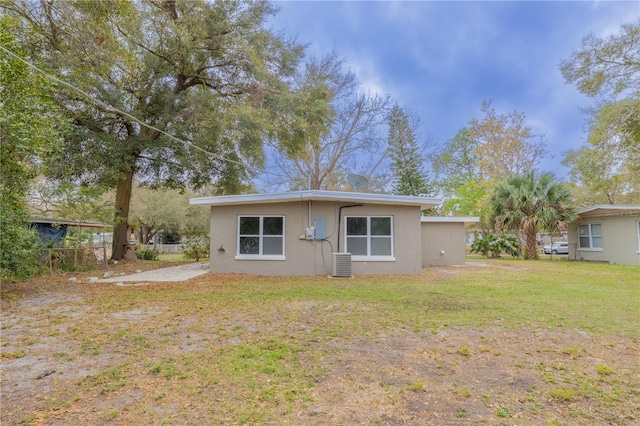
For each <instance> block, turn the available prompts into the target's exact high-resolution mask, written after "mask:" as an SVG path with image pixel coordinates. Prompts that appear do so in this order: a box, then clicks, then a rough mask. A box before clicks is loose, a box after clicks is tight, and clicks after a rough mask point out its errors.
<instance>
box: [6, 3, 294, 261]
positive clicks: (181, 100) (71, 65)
mask: <svg viewBox="0 0 640 426" xmlns="http://www.w3.org/2000/svg"><path fill="white" fill-rule="evenodd" d="M3 7H4V8H5V10H6V12H7V13H10V14H13V15H15V16H17V17H19V18H20V20H21V22H22V23H23V25H24V26H25V27H30V28H32V29H33V30H34V32H35V33H36V34H38V35H39V37H38V38H33V37H31V38H24V39H23V40H22V42H23V45H24V46H25V47H26V48H31V49H32V50H33V51H39V52H41V55H42V60H43V61H44V62H46V64H47V65H48V67H49V69H51V70H53V73H54V74H55V75H57V76H58V77H59V78H60V79H61V80H63V81H64V82H65V83H67V84H70V85H73V86H74V88H71V87H69V86H66V85H65V86H64V90H62V91H60V93H58V94H57V96H56V98H55V99H56V101H57V102H58V103H59V104H60V105H61V106H62V107H63V108H64V109H65V111H66V114H67V115H68V116H69V117H70V118H71V119H72V120H73V123H74V124H75V127H74V131H73V132H72V135H71V136H70V137H68V138H66V140H65V145H64V149H63V151H62V152H63V155H62V156H60V157H54V158H50V160H51V162H55V163H56V164H57V166H58V167H57V169H56V170H57V172H58V173H57V174H56V177H57V178H65V179H69V180H73V181H75V182H78V183H80V184H83V185H90V186H99V187H105V188H115V189H116V201H115V221H114V226H115V228H114V243H113V255H112V257H113V259H121V258H123V257H124V256H125V254H126V253H127V250H128V248H129V247H128V243H129V240H128V235H127V234H128V233H127V228H128V217H129V205H130V200H131V194H132V188H133V184H134V180H135V181H138V182H141V183H146V184H148V185H150V186H167V187H183V186H192V187H199V186H203V185H205V184H213V185H214V188H215V189H216V191H217V192H219V193H224V192H237V191H240V190H242V189H244V188H245V186H244V183H245V182H246V181H247V179H248V177H249V176H250V175H251V173H252V171H253V170H254V169H256V168H258V167H259V166H260V165H261V162H262V144H263V142H264V140H265V139H267V138H269V139H273V140H278V141H279V144H280V146H281V148H282V149H283V150H285V151H287V152H293V151H295V147H296V144H297V143H298V142H299V141H300V140H302V139H303V138H304V134H305V132H306V129H305V123H304V117H301V116H300V115H299V114H298V115H295V116H294V115H292V114H288V113H287V111H290V110H291V109H290V108H288V106H289V105H290V104H296V105H304V102H302V101H301V100H300V99H299V98H298V97H299V96H301V95H299V94H295V93H291V92H290V91H289V86H288V82H287V81H286V79H287V77H288V76H290V75H292V73H293V72H294V70H295V67H296V66H297V63H298V61H299V60H300V58H301V55H302V53H303V49H302V48H301V47H300V46H298V45H297V44H296V43H295V42H294V41H291V40H287V39H285V38H284V37H283V36H281V35H278V34H274V33H273V32H271V31H269V30H267V29H265V20H266V18H267V17H269V16H270V15H272V14H274V13H275V12H276V9H275V8H274V6H273V5H272V4H270V3H268V2H266V1H256V2H245V1H223V2H196V1H186V0H185V1H182V0H139V1H127V2H113V1H106V0H105V1H98V0H95V1H57V0H40V1H39V2H36V1H26V0H23V1H16V2H13V3H10V4H5V5H4V6H3Z"/></svg>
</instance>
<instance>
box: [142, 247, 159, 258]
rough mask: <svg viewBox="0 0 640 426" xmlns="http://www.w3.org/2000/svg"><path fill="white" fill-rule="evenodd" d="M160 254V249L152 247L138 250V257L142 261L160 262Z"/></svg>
mask: <svg viewBox="0 0 640 426" xmlns="http://www.w3.org/2000/svg"><path fill="white" fill-rule="evenodd" d="M159 256H160V253H159V252H158V249H155V248H150V247H141V248H139V249H137V250H136V257H137V258H138V259H141V260H158V257H159Z"/></svg>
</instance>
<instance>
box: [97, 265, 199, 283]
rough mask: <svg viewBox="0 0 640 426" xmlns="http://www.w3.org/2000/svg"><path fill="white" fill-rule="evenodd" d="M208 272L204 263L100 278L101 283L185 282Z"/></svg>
mask: <svg viewBox="0 0 640 426" xmlns="http://www.w3.org/2000/svg"><path fill="white" fill-rule="evenodd" d="M207 272H209V264H208V263H205V262H196V263H187V264H184V265H179V266H172V267H170V268H160V269H155V270H153V271H145V272H137V273H135V274H130V275H120V276H117V277H109V278H102V279H100V280H98V282H101V283H116V282H139V281H186V280H188V279H191V278H194V277H197V276H200V275H204V274H206V273H207Z"/></svg>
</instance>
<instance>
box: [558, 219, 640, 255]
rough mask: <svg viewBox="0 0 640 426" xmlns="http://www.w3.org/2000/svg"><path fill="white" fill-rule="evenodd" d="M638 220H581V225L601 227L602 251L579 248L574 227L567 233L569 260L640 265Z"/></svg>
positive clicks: (576, 231) (576, 229)
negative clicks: (593, 224) (594, 224)
mask: <svg viewBox="0 0 640 426" xmlns="http://www.w3.org/2000/svg"><path fill="white" fill-rule="evenodd" d="M639 220H640V216H639V215H635V216H603V217H583V218H581V222H580V224H582V225H586V224H589V223H599V224H601V225H602V249H601V250H598V249H581V248H579V247H578V228H577V227H574V228H571V229H569V232H568V241H569V259H575V260H590V261H604V262H612V263H621V264H626V265H640V248H639V247H638V228H637V226H638V225H637V222H638V221H639Z"/></svg>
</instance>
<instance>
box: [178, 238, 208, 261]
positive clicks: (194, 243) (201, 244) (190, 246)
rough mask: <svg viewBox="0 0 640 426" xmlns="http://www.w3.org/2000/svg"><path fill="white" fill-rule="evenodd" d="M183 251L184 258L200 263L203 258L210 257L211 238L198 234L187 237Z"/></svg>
mask: <svg viewBox="0 0 640 426" xmlns="http://www.w3.org/2000/svg"><path fill="white" fill-rule="evenodd" d="M182 250H183V252H184V257H186V258H187V259H195V261H196V262H199V261H200V259H201V258H203V257H208V256H209V236H208V235H202V234H197V235H190V236H188V237H186V239H185V242H184V243H183V244H182Z"/></svg>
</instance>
